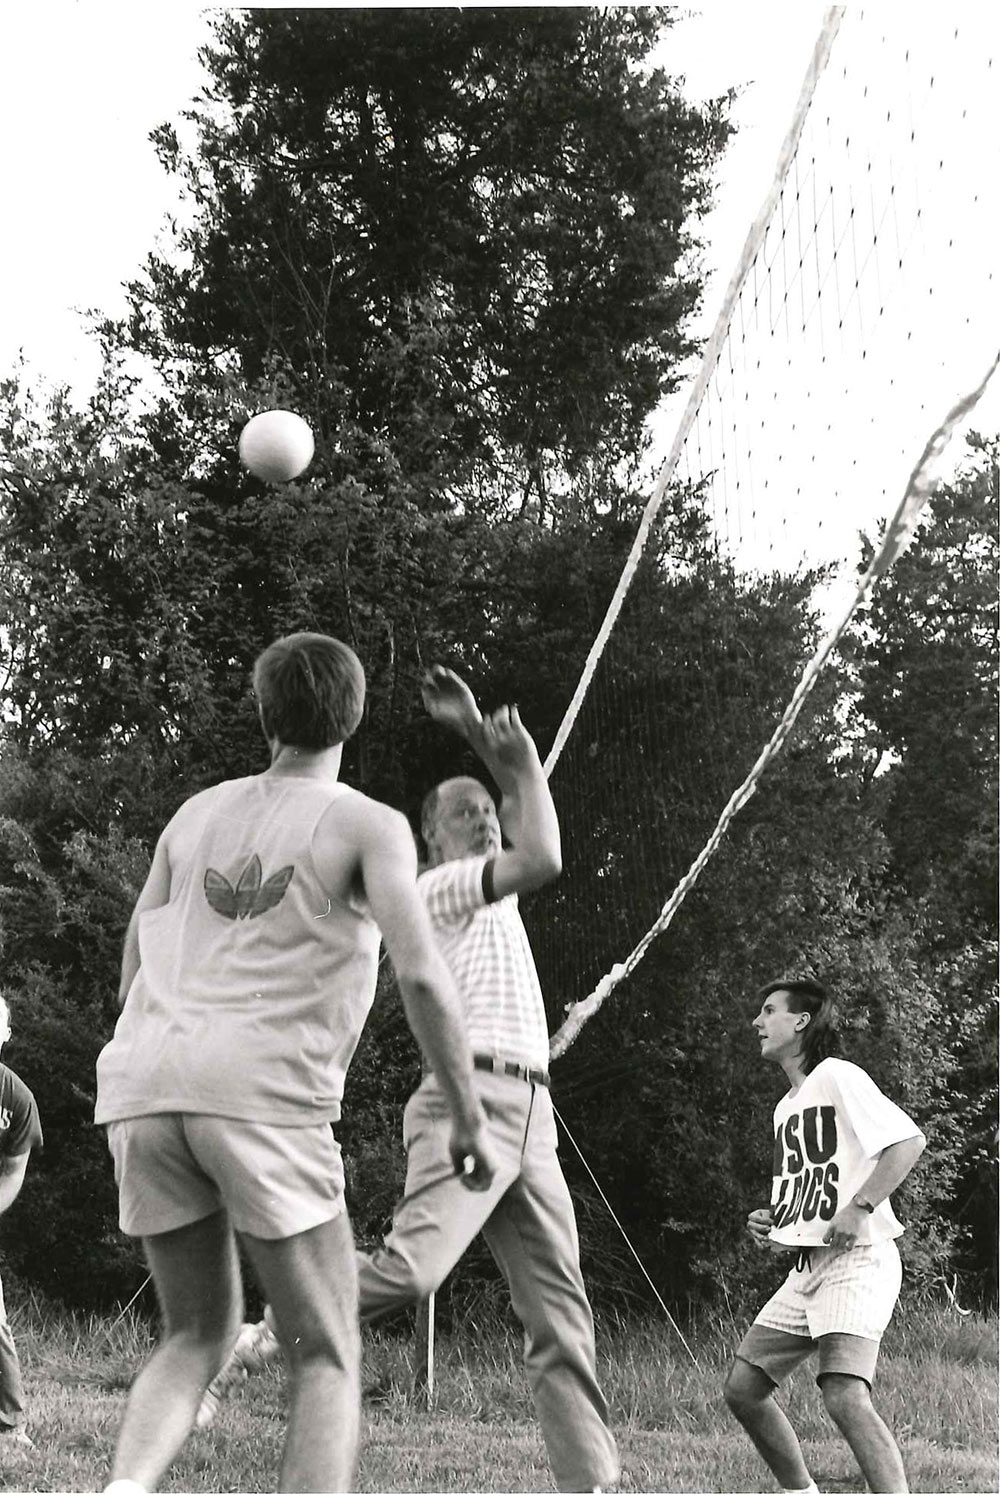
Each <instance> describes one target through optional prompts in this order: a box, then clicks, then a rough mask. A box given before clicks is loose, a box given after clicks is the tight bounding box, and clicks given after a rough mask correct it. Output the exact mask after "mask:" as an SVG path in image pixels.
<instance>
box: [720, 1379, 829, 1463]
mask: <svg viewBox="0 0 1000 1494" xmlns="http://www.w3.org/2000/svg"><path fill="white" fill-rule="evenodd" d="M774 1391H775V1386H774V1385H773V1384H772V1383H771V1381H770V1380H769V1379H768V1377H767V1375H765V1373H764V1371H763V1370H761V1369H758V1368H757V1366H756V1365H755V1364H750V1363H748V1361H747V1360H745V1359H735V1360H734V1361H733V1367H732V1369H731V1370H730V1371H729V1378H728V1379H727V1381H726V1385H725V1390H724V1391H723V1394H724V1396H725V1398H726V1405H727V1406H728V1407H729V1409H730V1411H731V1412H732V1413H733V1415H734V1416H735V1417H736V1420H737V1421H738V1422H739V1423H740V1425H741V1426H742V1427H744V1428H745V1430H746V1431H747V1433H748V1434H749V1436H750V1439H751V1441H752V1442H753V1445H754V1447H756V1449H757V1451H758V1452H759V1453H760V1455H761V1457H762V1458H763V1459H764V1462H765V1463H766V1464H767V1466H768V1468H770V1470H771V1472H772V1473H773V1474H774V1476H775V1478H776V1479H777V1480H778V1482H779V1483H780V1485H781V1487H782V1488H783V1489H805V1488H806V1487H807V1486H808V1485H809V1484H810V1483H811V1482H812V1475H811V1474H810V1472H809V1470H808V1468H807V1467H806V1465H805V1462H804V1461H803V1458H802V1449H801V1448H800V1447H799V1439H798V1438H797V1437H796V1435H795V1432H794V1430H793V1428H792V1424H791V1422H790V1421H789V1420H788V1417H787V1416H786V1415H785V1413H784V1411H782V1409H781V1407H780V1406H779V1405H778V1404H777V1402H776V1401H775V1399H774Z"/></svg>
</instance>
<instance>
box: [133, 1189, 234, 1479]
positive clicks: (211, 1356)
mask: <svg viewBox="0 0 1000 1494" xmlns="http://www.w3.org/2000/svg"><path fill="white" fill-rule="evenodd" d="M143 1246H144V1248H145V1251H146V1259H147V1260H148V1262H149V1268H150V1271H151V1272H152V1275H153V1281H154V1282H155V1284H156V1291H157V1295H158V1297H159V1300H160V1308H161V1311H162V1313H163V1337H162V1339H161V1341H160V1343H159V1345H158V1346H157V1348H156V1349H155V1350H154V1351H153V1354H152V1356H151V1357H150V1358H149V1359H148V1360H147V1361H146V1364H145V1365H144V1366H143V1368H142V1370H141V1371H140V1373H139V1376H138V1378H137V1379H136V1380H135V1382H134V1384H133V1386H132V1389H131V1392H130V1394H129V1398H128V1404H127V1406H126V1408H125V1418H124V1420H123V1422H122V1427H121V1431H120V1432H119V1434H118V1445H117V1447H116V1449H115V1457H114V1462H113V1464H112V1469H111V1477H112V1479H133V1480H134V1481H135V1482H136V1483H137V1484H141V1485H142V1486H143V1487H144V1488H146V1489H155V1488H156V1485H157V1484H158V1482H159V1480H160V1479H161V1478H162V1477H163V1475H164V1473H165V1472H166V1471H167V1469H168V1468H169V1466H170V1464H171V1463H172V1462H173V1460H174V1458H175V1457H176V1456H177V1454H178V1452H180V1450H181V1448H182V1447H183V1445H184V1442H185V1440H186V1439H187V1435H188V1433H189V1432H190V1430H191V1427H192V1425H193V1424H194V1418H195V1413H196V1412H197V1410H198V1406H199V1403H200V1401H201V1397H202V1394H203V1392H204V1390H205V1387H206V1385H207V1384H208V1382H209V1381H210V1380H211V1378H212V1376H213V1375H214V1374H215V1372H216V1370H217V1369H218V1368H219V1366H220V1364H221V1363H222V1361H223V1359H224V1358H225V1356H226V1353H227V1352H228V1350H229V1346H230V1344H231V1343H232V1340H233V1335H234V1334H235V1332H236V1329H237V1326H238V1324H239V1321H240V1318H241V1316H242V1312H243V1301H242V1289H241V1286H240V1274H239V1265H238V1262H237V1258H236V1246H235V1243H234V1240H233V1235H232V1231H231V1230H230V1228H229V1218H228V1215H227V1214H226V1213H225V1211H224V1210H220V1211H219V1212H218V1213H215V1214H210V1215H209V1216H208V1217H207V1218H206V1219H199V1220H198V1221H197V1223H195V1224H188V1225H185V1226H184V1227H183V1228H182V1229H174V1230H169V1231H167V1232H166V1233H165V1234H162V1235H150V1236H148V1237H147V1238H146V1239H144V1240H143Z"/></svg>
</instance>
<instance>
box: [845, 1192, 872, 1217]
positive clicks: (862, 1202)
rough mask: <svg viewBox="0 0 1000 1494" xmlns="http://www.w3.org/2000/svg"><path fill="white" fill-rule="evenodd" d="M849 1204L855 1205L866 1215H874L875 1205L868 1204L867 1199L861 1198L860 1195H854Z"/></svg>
mask: <svg viewBox="0 0 1000 1494" xmlns="http://www.w3.org/2000/svg"><path fill="white" fill-rule="evenodd" d="M851 1203H853V1204H857V1206H858V1208H859V1209H864V1211H865V1213H866V1214H874V1212H875V1205H874V1204H873V1203H869V1202H868V1200H867V1198H862V1197H861V1195H860V1193H855V1195H854V1197H853V1198H852V1199H851Z"/></svg>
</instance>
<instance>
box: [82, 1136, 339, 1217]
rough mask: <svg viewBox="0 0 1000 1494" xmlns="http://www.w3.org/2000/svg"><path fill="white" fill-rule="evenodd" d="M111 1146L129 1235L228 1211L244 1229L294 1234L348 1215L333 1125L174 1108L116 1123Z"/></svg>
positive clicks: (110, 1138)
mask: <svg viewBox="0 0 1000 1494" xmlns="http://www.w3.org/2000/svg"><path fill="white" fill-rule="evenodd" d="M107 1129H108V1146H109V1147H110V1149H111V1155H112V1157H113V1158H114V1163H115V1181H116V1182H117V1184H118V1222H119V1225H120V1227H121V1229H122V1230H123V1232H124V1233H125V1234H127V1235H159V1234H163V1233H165V1232H166V1231H167V1230H171V1229H180V1228H182V1226H184V1225H186V1224H194V1223H195V1222H196V1221H197V1220H198V1219H204V1218H206V1217H207V1216H208V1215H209V1214H214V1213H216V1211H217V1210H218V1209H225V1210H226V1211H227V1213H228V1214H229V1219H230V1222H231V1224H232V1226H233V1228H234V1229H235V1230H238V1231H239V1232H240V1234H245V1235H254V1236H256V1237H257V1238H258V1239H262V1240H285V1239H288V1238H289V1237H290V1236H292V1235H299V1234H302V1233H303V1232H304V1231H305V1230H307V1229H314V1228H315V1227H316V1226H317V1225H318V1224H325V1223H326V1221H327V1220H328V1219H335V1218H336V1217H337V1215H338V1214H341V1213H343V1211H344V1207H345V1199H344V1164H343V1160H342V1158H341V1155H340V1147H339V1146H338V1144H337V1142H336V1140H335V1138H334V1135H333V1131H332V1130H331V1129H330V1126H329V1125H328V1124H327V1123H326V1122H324V1123H322V1124H321V1125H314V1126H265V1125H261V1124H260V1123H259V1122H254V1121H239V1120H232V1119H230V1118H228V1117H226V1116H219V1115H188V1114H185V1113H183V1112H170V1113H169V1114H163V1115H141V1116H137V1117H136V1118H135V1119H133V1120H121V1121H112V1122H111V1123H110V1125H109V1126H108V1128H107Z"/></svg>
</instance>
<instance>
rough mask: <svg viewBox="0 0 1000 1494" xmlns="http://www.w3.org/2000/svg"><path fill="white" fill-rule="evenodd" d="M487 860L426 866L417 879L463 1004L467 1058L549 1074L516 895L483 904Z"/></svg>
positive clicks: (538, 995)
mask: <svg viewBox="0 0 1000 1494" xmlns="http://www.w3.org/2000/svg"><path fill="white" fill-rule="evenodd" d="M491 860H492V858H491V857H489V856H467V857H463V858H462V859H460V860H458V861H446V862H445V863H444V864H443V865H442V866H434V867H431V868H430V869H429V870H428V871H425V872H424V873H423V874H422V875H421V876H420V878H419V879H418V881H417V887H418V889H419V891H420V893H421V896H422V897H423V899H424V902H425V904H426V906H427V911H428V913H429V914H430V918H431V923H432V924H433V926H434V932H435V934H436V936H437V941H438V945H439V947H440V949H441V953H442V954H443V955H444V958H445V960H446V962H447V964H448V968H449V969H450V971H451V973H452V976H453V977H454V980H455V984H456V985H457V987H458V989H459V992H460V994H461V997H462V1001H463V1003H464V1006H465V1014H466V1022H467V1026H468V1031H469V1046H470V1047H471V1049H472V1051H473V1053H483V1054H486V1055H488V1056H489V1057H492V1058H502V1059H509V1060H511V1061H512V1062H514V1063H522V1064H527V1065H528V1067H529V1068H538V1069H546V1070H547V1069H548V1066H549V1030H548V1023H547V1021H546V1018H545V1004H544V1002H543V1001H542V989H541V986H540V985H539V983H538V974H537V972H536V970H535V960H534V956H533V955H532V953H531V945H530V944H529V943H528V936H527V934H526V932H525V928H524V924H523V923H522V922H521V915H520V913H519V912H518V907H517V894H516V893H511V894H509V896H507V897H503V898H500V899H499V900H498V901H497V902H487V901H486V892H485V889H484V886H483V872H484V870H485V868H486V866H487V864H488V862H490V861H491Z"/></svg>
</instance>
